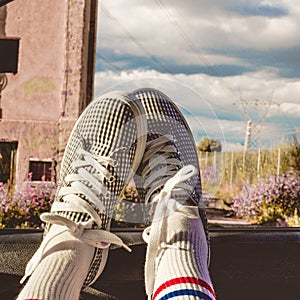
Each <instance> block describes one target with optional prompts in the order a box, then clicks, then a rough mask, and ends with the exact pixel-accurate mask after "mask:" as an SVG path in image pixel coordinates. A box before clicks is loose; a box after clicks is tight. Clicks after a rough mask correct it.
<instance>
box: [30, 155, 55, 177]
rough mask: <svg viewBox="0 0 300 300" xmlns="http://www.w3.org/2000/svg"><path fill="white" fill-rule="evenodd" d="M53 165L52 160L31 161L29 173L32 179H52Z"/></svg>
mask: <svg viewBox="0 0 300 300" xmlns="http://www.w3.org/2000/svg"><path fill="white" fill-rule="evenodd" d="M52 165H53V163H52V162H51V161H33V160H31V161H29V174H30V176H31V180H32V181H41V180H45V181H52V179H53V178H52V177H53V176H52V174H53V172H52V169H53V168H52Z"/></svg>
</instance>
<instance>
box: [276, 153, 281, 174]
mask: <svg viewBox="0 0 300 300" xmlns="http://www.w3.org/2000/svg"><path fill="white" fill-rule="evenodd" d="M280 163H281V150H280V147H279V148H278V156H277V175H279V173H280Z"/></svg>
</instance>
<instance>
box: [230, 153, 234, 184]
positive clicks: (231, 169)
mask: <svg viewBox="0 0 300 300" xmlns="http://www.w3.org/2000/svg"><path fill="white" fill-rule="evenodd" d="M232 183H233V151H232V152H231V160H230V187H231V188H232Z"/></svg>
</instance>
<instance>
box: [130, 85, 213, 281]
mask: <svg viewBox="0 0 300 300" xmlns="http://www.w3.org/2000/svg"><path fill="white" fill-rule="evenodd" d="M133 94H134V96H135V97H136V98H138V99H139V100H140V101H141V102H142V104H143V106H144V108H145V111H146V114H147V126H148V137H147V144H146V150H145V154H144V157H143V161H142V163H141V166H140V168H139V170H138V171H137V175H136V176H135V180H136V182H138V183H137V186H138V187H139V192H140V193H141V194H143V197H144V199H145V203H146V206H147V204H148V203H149V206H150V208H149V210H150V212H155V213H154V214H152V222H153V221H158V222H160V220H159V218H163V213H164V212H162V211H163V210H165V209H166V207H167V206H168V205H169V204H168V199H171V198H174V199H176V202H177V203H179V204H180V205H182V204H188V205H196V206H198V207H199V215H200V217H201V220H202V223H203V227H204V230H205V234H206V238H207V243H208V245H209V235H208V226H207V218H206V213H205V209H204V205H203V202H202V191H201V179H200V167H199V158H198V155H197V150H196V145H195V142H194V139H193V136H192V133H191V130H190V128H189V126H188V124H187V122H186V120H185V118H184V116H183V115H182V114H181V112H180V111H179V109H178V108H177V107H176V105H175V104H174V103H173V102H172V101H171V100H170V99H169V98H168V97H167V96H166V95H165V94H163V93H162V92H160V91H158V90H155V89H150V88H146V89H139V90H136V91H134V92H133ZM162 198H163V199H164V200H163V201H162V200H161V199H162ZM166 199H167V200H166ZM154 206H155V207H154ZM168 211H169V212H170V211H172V209H168ZM145 233H146V234H147V230H146V231H145ZM156 238H157V239H160V238H159V237H156ZM156 246H157V245H156ZM156 246H154V247H156ZM152 250H153V251H156V250H155V249H152ZM153 251H151V249H149V247H148V251H147V259H146V261H147V263H146V272H145V275H146V277H147V278H150V277H151V276H152V275H154V274H153V272H154V270H153V264H152V262H153V259H152V258H153V257H152V258H151V257H149V256H151V255H153V253H152V252H153ZM208 261H209V255H208ZM151 274H152V275H151ZM152 277H153V276H152ZM146 285H147V280H146Z"/></svg>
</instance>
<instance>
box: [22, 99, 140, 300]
mask: <svg viewBox="0 0 300 300" xmlns="http://www.w3.org/2000/svg"><path fill="white" fill-rule="evenodd" d="M139 104H140V103H139V102H138V101H132V99H131V98H130V97H129V95H127V94H125V93H110V94H106V95H103V96H102V97H101V98H99V99H96V100H94V101H93V102H92V103H91V104H90V105H89V106H88V107H87V108H86V110H85V111H84V112H83V113H82V115H81V116H80V118H79V119H78V121H77V122H76V124H75V126H74V129H73V131H72V133H71V135H70V138H69V141H68V144H67V147H66V150H65V153H64V157H63V161H62V167H61V171H60V183H59V186H58V190H57V194H56V198H55V201H54V203H53V205H52V208H51V212H50V213H46V214H43V215H42V216H41V218H42V220H43V221H45V222H46V223H47V230H46V234H45V236H44V239H43V241H42V244H41V246H40V248H39V249H38V250H37V252H36V253H35V254H34V256H33V257H32V259H31V260H30V262H29V263H28V265H27V267H26V271H25V276H24V278H23V280H22V282H24V281H25V280H27V278H28V277H30V278H29V280H28V281H27V283H26V285H25V287H24V289H23V290H22V291H21V293H20V295H19V297H18V299H20V300H23V299H28V298H37V299H43V300H47V299H63V300H74V299H78V298H79V293H80V290H81V288H82V287H85V286H88V285H90V284H92V283H93V282H94V281H95V280H96V279H97V278H98V277H99V275H100V274H101V272H102V270H103V268H104V266H105V263H106V260H107V255H108V250H109V246H110V245H111V244H112V243H113V244H117V245H120V246H123V247H124V248H128V247H127V246H126V245H124V243H123V242H122V241H121V240H120V239H119V238H118V237H117V236H116V235H114V234H112V233H110V232H109V229H110V221H111V216H112V213H113V210H114V206H115V204H116V201H117V200H118V197H119V195H120V194H121V192H122V190H123V189H124V188H125V186H126V184H127V183H128V182H129V180H130V179H131V178H132V176H133V174H134V172H135V170H136V169H137V168H138V166H139V164H140V161H141V158H142V156H143V152H144V148H145V143H146V135H145V132H146V123H145V121H143V118H142V117H141V116H143V115H144V111H143V108H142V106H140V105H139Z"/></svg>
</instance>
